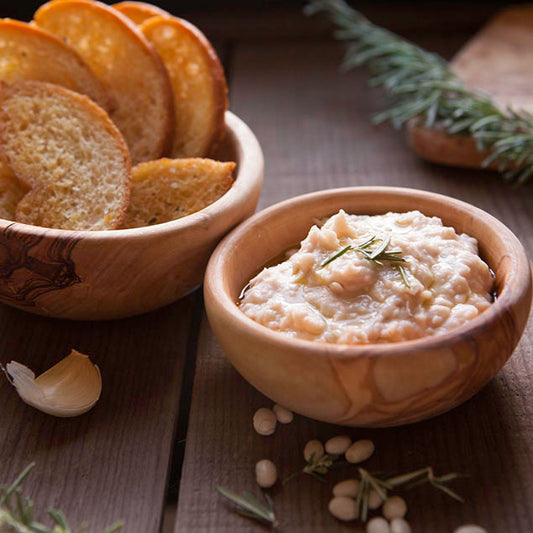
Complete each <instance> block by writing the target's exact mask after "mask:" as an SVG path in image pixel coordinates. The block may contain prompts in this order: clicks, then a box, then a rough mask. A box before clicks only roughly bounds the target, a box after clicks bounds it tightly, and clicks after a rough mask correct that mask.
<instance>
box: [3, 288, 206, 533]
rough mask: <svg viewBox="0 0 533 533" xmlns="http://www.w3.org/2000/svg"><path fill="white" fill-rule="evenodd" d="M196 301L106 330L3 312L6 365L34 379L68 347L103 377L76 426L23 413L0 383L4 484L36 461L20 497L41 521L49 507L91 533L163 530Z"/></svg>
mask: <svg viewBox="0 0 533 533" xmlns="http://www.w3.org/2000/svg"><path fill="white" fill-rule="evenodd" d="M195 297H196V295H191V296H188V297H186V298H185V299H183V300H181V301H180V302H178V303H177V304H174V305H172V306H169V307H166V308H164V309H161V310H159V311H156V312H153V313H150V314H146V315H143V316H140V317H136V318H129V319H124V320H120V321H112V322H68V321H63V320H53V319H48V318H43V317H38V316H33V315H29V314H27V313H24V312H21V311H16V310H14V309H10V308H8V307H6V306H0V357H1V359H0V360H1V361H2V362H4V363H5V362H7V361H9V360H10V359H15V360H17V361H19V362H21V363H23V364H26V365H28V366H29V367H31V368H32V369H33V370H34V371H35V372H36V373H37V374H38V373H40V372H42V371H43V370H45V369H47V368H48V367H49V366H51V365H52V364H54V363H55V362H56V361H57V360H59V359H60V358H61V357H63V356H65V355H67V354H68V353H69V351H70V349H71V348H73V347H74V348H76V349H78V350H79V351H81V352H83V353H87V354H90V355H91V356H92V359H93V361H95V362H96V363H97V364H98V366H99V367H100V370H101V373H102V379H103V392H102V396H101V398H100V401H99V402H98V404H97V405H96V406H95V408H94V409H93V410H92V411H90V412H89V413H87V414H86V415H83V416H81V417H78V418H72V419H57V418H53V417H51V416H48V415H45V414H42V413H40V412H39V411H36V410H35V409H33V408H31V407H28V406H26V405H25V404H24V403H22V401H21V400H20V399H19V397H18V395H17V394H16V393H15V391H14V390H13V389H12V387H11V386H10V385H9V384H8V383H7V381H6V380H4V379H2V381H1V382H0V405H2V416H1V417H0V480H2V482H4V481H5V482H7V481H9V480H12V479H14V478H15V476H16V475H17V474H18V473H19V472H20V471H21V470H22V468H23V467H24V466H25V465H26V464H28V463H29V462H31V461H35V462H36V463H37V465H36V467H35V470H34V472H33V473H32V474H31V476H30V478H29V479H28V481H27V483H26V492H27V493H28V494H29V495H30V496H31V497H32V498H33V499H34V500H35V505H36V508H37V509H39V510H40V513H39V515H38V516H39V518H40V517H41V516H42V517H43V518H44V516H45V514H44V513H45V511H46V509H47V508H48V507H54V508H60V509H61V510H63V511H64V512H65V514H66V515H67V517H68V518H69V520H70V521H71V522H72V525H73V526H77V525H79V524H80V523H81V522H82V521H87V522H88V523H89V524H90V526H91V528H90V531H94V532H96V531H100V530H103V528H104V527H105V526H107V525H110V524H111V523H112V522H114V521H115V520H117V519H124V520H125V522H126V528H125V529H124V531H127V532H139V533H141V532H142V533H155V532H157V531H159V527H160V522H161V514H162V509H163V505H164V500H165V493H166V481H167V472H168V467H169V459H170V454H171V449H172V440H173V436H174V430H175V422H176V416H177V410H178V406H179V398H180V385H181V376H182V369H183V364H184V360H185V355H186V354H185V352H186V349H187V339H188V335H189V332H190V331H191V329H192V333H193V334H194V333H195V332H194V328H193V324H192V323H191V316H192V307H193V302H194V299H195ZM41 513H42V514H41Z"/></svg>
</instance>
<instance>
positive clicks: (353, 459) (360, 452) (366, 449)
mask: <svg viewBox="0 0 533 533" xmlns="http://www.w3.org/2000/svg"><path fill="white" fill-rule="evenodd" d="M375 449H376V447H375V446H374V443H373V442H372V441H371V440H367V439H363V440H357V441H355V442H354V443H353V444H352V445H351V446H350V447H349V448H348V449H347V450H346V454H345V457H346V460H347V461H348V462H349V463H362V462H363V461H366V460H367V459H368V458H369V457H370V456H371V455H372V454H373V453H374V450H375Z"/></svg>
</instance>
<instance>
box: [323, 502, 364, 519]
mask: <svg viewBox="0 0 533 533" xmlns="http://www.w3.org/2000/svg"><path fill="white" fill-rule="evenodd" d="M328 509H329V512H330V513H331V514H332V515H333V516H334V517H335V518H337V519H338V520H342V521H344V522H349V521H350V520H356V519H357V518H358V515H359V513H358V511H357V505H356V504H355V500H353V499H352V498H348V497H347V496H335V498H333V499H332V500H330V502H329V505H328Z"/></svg>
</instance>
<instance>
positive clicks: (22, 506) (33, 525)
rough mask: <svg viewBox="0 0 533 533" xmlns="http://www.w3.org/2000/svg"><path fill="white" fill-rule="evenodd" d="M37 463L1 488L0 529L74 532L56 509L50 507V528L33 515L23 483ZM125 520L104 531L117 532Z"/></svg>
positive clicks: (22, 532) (29, 532) (80, 531)
mask: <svg viewBox="0 0 533 533" xmlns="http://www.w3.org/2000/svg"><path fill="white" fill-rule="evenodd" d="M34 466H35V463H30V464H29V465H28V466H27V467H26V468H25V469H24V470H23V471H22V472H21V473H20V474H19V476H18V477H17V478H16V479H15V481H13V483H12V484H11V485H10V486H9V487H2V488H0V530H2V531H3V528H2V526H8V527H9V528H11V530H13V531H16V532H18V533H72V529H71V527H70V526H69V524H68V522H67V519H66V517H65V515H64V514H63V513H62V512H61V511H58V510H56V509H49V510H48V514H49V516H50V518H51V519H52V521H53V527H52V528H50V527H48V526H45V525H43V524H40V523H39V522H36V521H35V520H34V517H33V502H32V500H31V499H30V498H26V497H24V496H22V489H21V485H22V482H23V481H24V480H25V479H26V478H27V477H28V474H29V473H30V472H31V470H32V469H33V468H34ZM123 525H124V524H123V522H121V521H120V522H116V523H115V524H113V525H112V526H111V527H109V528H107V529H106V530H105V531H104V533H116V532H117V531H118V530H119V529H121V528H122V526H123ZM76 531H77V533H83V532H84V531H86V527H83V526H82V528H79V529H77V530H76Z"/></svg>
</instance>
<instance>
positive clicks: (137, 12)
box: [113, 2, 171, 24]
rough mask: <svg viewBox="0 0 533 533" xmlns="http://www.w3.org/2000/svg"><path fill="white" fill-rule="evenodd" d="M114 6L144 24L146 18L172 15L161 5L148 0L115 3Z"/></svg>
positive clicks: (136, 21) (134, 20) (138, 22)
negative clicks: (145, 0)
mask: <svg viewBox="0 0 533 533" xmlns="http://www.w3.org/2000/svg"><path fill="white" fill-rule="evenodd" d="M113 7H114V8H115V9H116V10H117V11H120V12H121V13H122V14H123V15H126V17H128V18H129V19H130V20H132V21H133V22H135V24H142V23H143V22H144V21H145V20H148V19H149V18H152V17H170V16H171V15H170V13H168V12H167V11H165V10H164V9H161V8H160V7H157V6H153V5H152V4H147V3H146V2H119V3H118V4H113Z"/></svg>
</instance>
